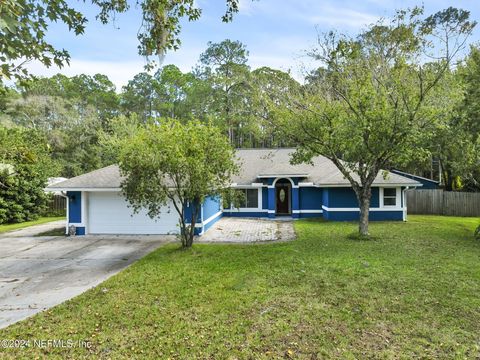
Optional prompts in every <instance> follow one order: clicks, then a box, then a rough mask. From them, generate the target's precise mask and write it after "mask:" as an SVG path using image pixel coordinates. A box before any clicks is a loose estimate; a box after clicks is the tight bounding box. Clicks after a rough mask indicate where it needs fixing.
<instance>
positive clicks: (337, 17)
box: [305, 7, 379, 28]
mask: <svg viewBox="0 0 480 360" xmlns="http://www.w3.org/2000/svg"><path fill="white" fill-rule="evenodd" d="M318 13H319V14H321V15H313V14H312V15H305V19H306V20H307V21H309V22H310V23H312V24H318V25H328V26H332V27H334V26H342V27H343V26H345V27H350V28H361V27H365V26H367V25H370V24H372V23H375V22H376V21H377V20H378V19H379V17H378V16H375V15H372V14H369V13H365V12H361V11H356V10H351V9H345V8H337V7H325V8H324V9H322V11H319V12H318Z"/></svg>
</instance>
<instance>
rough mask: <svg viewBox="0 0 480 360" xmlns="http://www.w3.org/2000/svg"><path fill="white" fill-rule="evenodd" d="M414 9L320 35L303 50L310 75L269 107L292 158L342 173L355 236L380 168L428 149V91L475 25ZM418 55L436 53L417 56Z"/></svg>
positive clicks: (437, 113) (431, 102)
mask: <svg viewBox="0 0 480 360" xmlns="http://www.w3.org/2000/svg"><path fill="white" fill-rule="evenodd" d="M422 15H423V11H422V9H420V8H414V9H412V10H411V11H398V12H397V14H396V16H395V17H394V18H393V19H391V20H390V21H388V22H387V20H385V19H382V20H380V21H379V22H378V23H377V24H374V25H372V26H371V27H370V28H369V29H367V30H365V31H363V32H361V33H360V34H359V35H358V36H357V37H356V38H350V37H348V36H346V35H340V36H339V35H338V34H336V33H334V32H330V33H327V34H325V35H324V36H323V37H320V38H319V44H318V48H317V49H314V50H313V51H312V52H311V56H312V57H313V58H314V59H316V60H318V61H320V63H321V66H320V68H319V69H318V71H317V72H316V73H315V76H314V77H312V79H313V81H312V82H310V83H308V84H307V86H306V87H305V88H304V89H302V91H299V92H298V93H297V94H295V95H294V96H292V98H291V99H290V101H289V102H288V103H287V104H286V105H285V106H283V107H281V108H280V109H277V107H276V106H274V109H277V112H278V116H277V120H276V126H277V128H278V129H279V130H280V131H281V132H282V133H283V134H284V135H285V136H287V137H288V138H289V139H291V141H292V142H294V143H295V144H297V145H298V149H297V151H296V153H295V154H294V157H293V161H294V162H297V163H298V162H308V161H310V159H311V158H312V157H313V156H316V155H323V156H325V157H327V158H329V159H330V160H331V161H332V162H333V163H334V164H335V165H336V166H337V168H338V169H339V170H340V171H341V172H342V174H343V176H344V177H345V178H346V179H348V180H349V182H350V184H351V186H352V188H353V190H354V191H355V193H356V195H357V199H358V203H359V207H360V222H359V232H360V233H361V234H362V235H367V234H368V213H369V207H370V198H371V186H372V183H373V181H374V180H375V179H376V177H377V176H379V173H380V170H381V169H388V168H390V167H391V166H392V165H394V164H399V163H400V164H401V163H403V162H406V161H408V160H409V159H412V158H415V159H416V158H421V157H423V156H425V155H428V149H427V148H426V146H425V143H427V141H426V140H428V139H429V138H431V137H432V136H433V134H434V133H435V131H436V129H437V128H438V127H439V126H443V124H442V116H441V114H442V111H444V110H445V109H448V107H447V108H445V107H444V105H445V104H443V102H440V100H441V98H438V97H436V95H437V93H438V91H437V90H438V88H439V83H440V82H441V80H442V79H443V78H444V77H445V74H446V73H448V71H449V67H450V64H451V63H452V60H453V59H454V58H455V57H456V56H457V54H458V52H459V51H460V50H461V49H462V48H463V46H464V44H465V42H466V40H467V38H468V36H469V35H470V33H471V32H472V30H473V28H474V26H475V23H474V22H470V21H469V20H468V17H469V13H468V12H466V11H463V10H457V9H454V8H449V9H447V10H443V11H440V12H438V13H436V14H434V15H432V16H429V17H427V18H424V19H422ZM433 39H440V41H433ZM434 45H435V46H434ZM425 56H434V58H435V59H438V60H437V61H434V62H430V63H425V62H423V61H422V59H423V58H424V57H425ZM447 104H448V103H447Z"/></svg>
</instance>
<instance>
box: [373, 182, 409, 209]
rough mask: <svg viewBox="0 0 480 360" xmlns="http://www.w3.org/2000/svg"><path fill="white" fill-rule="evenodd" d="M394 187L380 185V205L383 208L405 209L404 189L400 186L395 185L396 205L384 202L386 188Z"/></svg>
mask: <svg viewBox="0 0 480 360" xmlns="http://www.w3.org/2000/svg"><path fill="white" fill-rule="evenodd" d="M385 188H388V189H392V188H394V187H393V186H385V187H380V188H378V191H379V194H378V196H379V205H380V208H381V209H399V210H400V209H403V207H402V190H401V188H399V187H395V205H385V204H384V203H383V200H384V199H383V194H384V189H385Z"/></svg>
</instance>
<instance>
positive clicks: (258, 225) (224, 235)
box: [198, 217, 295, 243]
mask: <svg viewBox="0 0 480 360" xmlns="http://www.w3.org/2000/svg"><path fill="white" fill-rule="evenodd" d="M293 239H295V231H294V229H293V221H285V220H282V221H276V220H267V219H254V218H236V217H223V218H221V219H220V220H219V221H217V222H216V223H215V224H214V225H213V226H212V227H211V228H210V229H209V230H208V231H207V232H206V233H205V234H204V235H202V236H200V237H199V238H198V241H199V242H232V243H251V242H262V241H287V240H293Z"/></svg>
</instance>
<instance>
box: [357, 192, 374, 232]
mask: <svg viewBox="0 0 480 360" xmlns="http://www.w3.org/2000/svg"><path fill="white" fill-rule="evenodd" d="M371 196H372V191H371V187H368V188H362V189H360V191H358V193H357V199H358V206H359V208H360V217H359V219H358V232H359V233H360V235H362V236H368V235H369V234H368V215H369V212H370V198H371Z"/></svg>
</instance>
